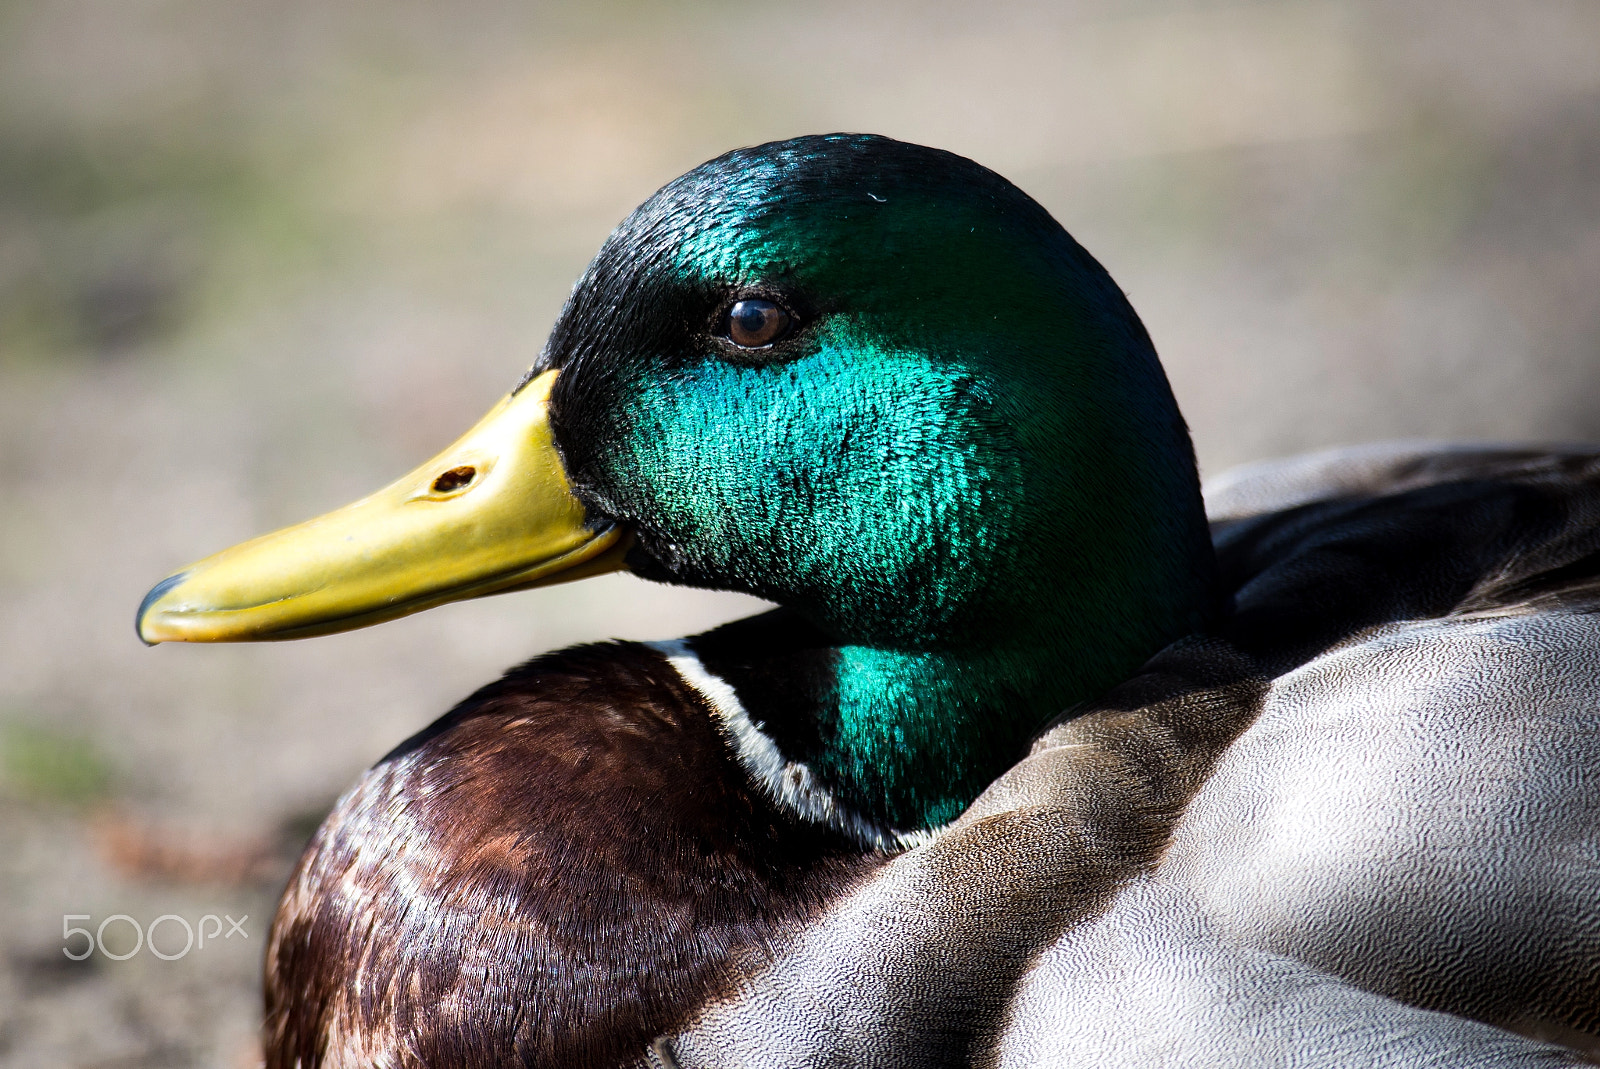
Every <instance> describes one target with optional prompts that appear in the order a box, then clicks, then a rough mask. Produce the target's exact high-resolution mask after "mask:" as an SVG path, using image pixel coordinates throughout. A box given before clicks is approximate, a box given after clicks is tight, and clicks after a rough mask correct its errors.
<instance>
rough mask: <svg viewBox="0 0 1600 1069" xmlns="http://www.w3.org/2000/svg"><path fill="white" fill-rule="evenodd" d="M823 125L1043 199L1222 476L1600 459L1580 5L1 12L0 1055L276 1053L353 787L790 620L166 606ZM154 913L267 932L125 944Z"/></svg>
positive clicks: (689, 600) (545, 603)
mask: <svg viewBox="0 0 1600 1069" xmlns="http://www.w3.org/2000/svg"><path fill="white" fill-rule="evenodd" d="M830 130H867V131H875V132H880V133H885V134H890V135H893V136H895V137H899V138H904V139H908V140H913V141H921V142H925V143H928V144H932V145H937V146H941V147H944V148H948V149H952V150H955V151H957V152H960V153H963V154H966V155H970V156H972V157H975V158H976V159H978V160H979V161H981V162H983V163H985V164H988V165H989V166H991V167H993V168H995V169H997V170H999V171H1000V172H1001V173H1003V174H1005V175H1007V176H1008V177H1010V178H1011V179H1012V180H1014V181H1015V182H1017V183H1018V184H1019V185H1021V186H1022V187H1023V188H1024V189H1026V190H1027V191H1029V192H1030V193H1032V194H1033V195H1034V196H1035V197H1036V198H1038V199H1039V200H1040V201H1042V202H1043V203H1044V204H1045V206H1046V207H1048V208H1049V209H1050V210H1051V211H1052V212H1053V213H1054V214H1055V215H1056V217H1057V218H1058V219H1060V220H1061V221H1062V222H1063V223H1064V224H1065V225H1066V226H1067V228H1068V229H1069V230H1071V231H1072V232H1073V233H1074V234H1075V235H1076V236H1077V237H1078V239H1079V240H1080V241H1082V242H1083V244H1084V245H1086V246H1087V247H1088V248H1089V249H1090V250H1091V251H1092V252H1093V253H1095V255H1097V256H1098V257H1099V258H1100V259H1101V260H1102V261H1103V262H1104V263H1105V264H1106V265H1107V267H1108V268H1109V269H1110V270H1111V272H1112V274H1113V275H1114V276H1115V277H1116V278H1117V279H1118V280H1119V281H1120V283H1121V284H1122V286H1123V287H1124V288H1125V289H1126V290H1127V291H1128V292H1129V293H1130V294H1131V296H1132V299H1133V302H1134V304H1135V306H1136V307H1137V308H1138V309H1139V311H1140V313H1141V314H1142V315H1143V316H1144V318H1145V321H1146V323H1147V325H1148V326H1149V328H1150V332H1151V334H1152V335H1153V336H1154V338H1155V341H1156V344H1157V347H1158V349H1159V350H1160V351H1161V353H1162V355H1163V357H1164V359H1165V361H1166V365H1167V368H1168V370H1169V373H1170V375H1171V378H1172V381H1173V384H1174V387H1175V389H1176V391H1177V394H1178V398H1179V401H1180V402H1181V403H1182V405H1183V407H1184V410H1185V412H1186V413H1187V415H1188V418H1189V420H1190V423H1191V425H1192V427H1193V429H1194V434H1195V439H1196V443H1197V446H1198V448H1199V453H1200V458H1201V462H1202V465H1203V467H1204V468H1205V470H1206V471H1207V472H1211V473H1214V472H1216V471H1218V470H1220V469H1222V468H1223V467H1226V466H1228V465H1231V464H1234V463H1237V462H1241V461H1246V460H1251V459H1256V458H1261V457H1268V456H1274V455H1281V454H1285V453H1290V452H1293V451H1296V450H1303V449H1307V448H1312V447H1317V446H1323V445H1330V444H1335V443H1344V442H1359V441H1365V440H1369V439H1373V438H1381V437H1429V438H1494V439H1515V440H1559V439H1581V438H1589V439H1595V438H1600V4H1597V3H1595V2H1593V0H1517V2H1516V3H1509V2H1505V0H1500V2H1487V0H1390V2H1381V3H1380V2H1373V3H1363V2H1359V0H1329V2H1314V3H1301V2H1264V3H1243V4H1241V3H1227V4H1223V3H1178V2H1174V0H1122V2H1111V0H1078V2H1054V3H1040V2H1034V3H1029V2H1018V3H1009V2H991V3H987V4H984V5H971V4H957V3H950V4H947V5H939V4H928V5H912V4H908V3H898V4H897V3H885V4H880V5H875V6H873V7H872V8H871V9H870V10H867V9H864V6H863V5H858V4H853V3H830V2H821V3H814V4H808V5H803V6H802V5H787V4H777V3H763V2H751V3H741V4H733V3H716V2H711V0H702V2H700V3H695V4H690V5H687V6H667V5H657V4H650V3H645V2H643V0H635V2H617V3H586V4H582V5H578V4H571V5H566V6H558V5H552V4H537V3H528V2H524V0H470V2H456V3H452V4H449V5H444V4H425V3H422V2H420V0H418V2H402V0H386V2H382V3H379V2H376V0H349V2H343V3H339V4H327V3H322V2H320V0H229V2H227V3H222V4H218V3H205V2H201V0H116V2H107V0H6V2H0V461H3V463H0V1064H4V1065H8V1066H51V1067H56V1066H95V1067H106V1069H109V1067H128V1069H132V1067H144V1066H150V1067H158V1066H159V1067H166V1069H171V1067H184V1066H223V1067H228V1069H236V1067H243V1066H248V1065H252V1064H254V1060H255V1058H256V1057H257V1052H256V1049H255V1047H254V1038H253V1033H254V1027H255V1022H256V1019H257V1015H258V1012H259V1011H258V1000H259V993H258V989H259V981H258V973H259V968H260V956H261V950H262V945H263V941H264V938H265V935H266V930H267V924H268V922H269V919H270V914H271V909H272V904H273V902H274V900H275V898H276V896H277V893H278V890H279V888H280V887H281V884H282V881H283V879H284V877H285V875H286V873H287V871H288V866H289V864H290V862H291V860H292V858H293V856H294V855H295V853H296V851H297V850H298V847H299V846H300V844H301V843H302V842H303V841H304V838H305V836H306V835H307V834H308V833H309V831H310V830H311V828H312V827H314V826H315V824H316V823H317V821H318V820H319V819H320V817H321V815H322V813H323V812H324V811H325V810H326V808H327V807H328V805H329V804H330V803H331V801H332V800H333V798H334V797H335V796H336V795H337V794H338V793H339V792H340V791H341V790H342V789H343V788H344V787H345V786H347V785H348V784H349V783H350V782H351V781H352V780H353V779H354V777H355V776H356V775H358V774H359V772H360V771H361V770H362V769H363V768H364V767H366V766H367V765H368V764H370V763H371V762H372V761H374V760H375V759H376V758H378V757H379V756H381V755H382V754H383V753H384V752H385V751H386V750H388V749H389V748H390V747H391V746H393V745H394V744H395V743H396V742H398V741H399V740H400V739H402V738H404V737H405V736H407V735H408V734H410V733H411V732H413V731H414V730H416V729H417V728H419V727H421V726H423V725H424V724H426V723H428V722H429V721H430V720H432V719H433V718H434V717H435V716H436V715H438V714H439V713H440V712H442V711H443V710H444V709H445V708H447V707H448V706H449V704H451V703H452V702H453V701H454V700H455V699H457V698H459V697H461V696H462V695H464V694H465V693H467V692H468V691H470V690H471V689H472V688H473V687H475V686H476V685H477V684H479V683H481V682H484V681H487V680H488V679H489V678H491V677H492V676H493V675H494V674H496V673H497V672H499V671H500V670H501V669H503V668H505V667H506V666H508V665H510V664H512V663H514V662H516V661H518V660H521V659H523V658H525V657H527V656H529V655H531V654H533V653H536V652H538V651H541V650H544V649H548V648H551V647H555V646H559V645H564V644H568V643H571V642H575V641H581V640H588V639H595V638H603V637H609V636H622V637H631V638H663V637H669V636H673V635H677V634H681V633H684V632H686V631H689V630H691V629H695V628H699V627H703V626H706V625H709V624H711V623H714V622H718V621H720V620H723V619H728V618H731V617H733V616H737V615H741V614H744V613H746V612H748V611H749V610H750V608H751V607H752V606H753V605H755V604H756V603H754V602H752V601H750V600H748V599H741V598H737V597H732V596H727V595H713V594H706V593H695V592H689V591H681V590H669V589H666V588H661V587H652V586H650V585H647V584H644V583H642V582H639V581H636V580H631V579H626V578H620V577H613V578H606V579H599V580H591V581H589V582H588V583H585V584H581V585H578V586H571V587H557V588H554V589H551V590H546V591H540V592H532V593H524V594H518V595H513V596H509V597H505V598H499V599H490V600H487V601H483V602H479V603H474V604H465V605H454V606H449V607H446V608H443V609H437V610H434V611H432V612H430V613H427V614H424V615H422V616H419V617H414V618H412V619H409V620H404V621H400V622H396V623H391V624H387V625H384V626H383V627H380V628H377V629H374V630H371V631H366V632H357V633H354V634H349V635H341V636H337V637H332V638H323V639H318V640H315V641H311V642H303V643H285V644H277V645H266V646H258V647H184V646H162V647H160V648H157V649H153V650H150V649H145V648H143V647H141V646H140V645H139V644H138V642H137V641H136V640H135V638H134V635H133V629H132V620H133V612H134V608H135V606H136V605H137V604H138V602H139V598H140V597H141V596H142V595H143V593H144V592H145V590H146V589H147V588H148V587H149V586H150V585H151V583H153V582H154V581H155V580H157V579H159V578H160V577H162V576H163V575H165V574H167V573H168V572H169V571H171V570H172V569H174V568H175V567H177V566H179V565H181V564H183V563H186V562H188V561H190V560H192V559H194V558H196V557H199V556H202V555H204V554H207V553H210V552H212V551H213V550H216V549H219V548H221V547H223V546H226V545H229V544H231V543H233V542H235V541H238V540H240V539H243V538H246V537H248V536H251V535H253V534H256V533H259V532H262V531H265V530H267V529H269V528H273V527H277V526H279V525H282V524H285V523H289V522H292V521H296V520H299V519H302V518H304V517H305V516H308V515H310V514H312V513H315V512H319V511H322V510H324V509H326V508H329V507H332V506H334V505H338V504H342V503H344V502H345V501H347V500H350V499H352V498H354V497H356V496H358V495H360V494H362V493H364V492H366V491H367V490H369V489H373V488H376V487H377V486H378V485H380V484H381V483H383V482H386V481H387V480H389V479H390V478H392V477H394V476H395V475H397V474H399V473H400V472H402V471H404V470H406V469H408V468H409V467H411V466H412V465H414V464H416V463H418V462H419V461H421V460H422V459H424V458H425V457H427V456H429V455H431V454H432V453H433V452H434V451H435V450H436V449H438V448H439V447H441V446H442V445H444V444H445V443H446V442H448V441H449V440H451V439H452V438H453V437H454V436H455V435H456V434H457V433H458V432H459V431H460V430H462V429H464V428H465V427H466V426H468V424H469V423H471V422H472V421H473V420H474V419H475V418H476V417H477V416H478V415H479V414H481V412H482V411H484V410H485V409H487V408H488V406H489V405H490V404H491V403H492V402H493V401H494V400H495V399H496V398H497V397H498V396H499V395H500V394H501V393H503V392H504V391H505V389H506V388H508V387H509V386H511V385H512V384H513V383H514V382H515V381H516V379H517V377H518V375H519V373H520V372H521V371H522V369H523V368H524V367H525V366H526V365H527V364H528V363H529V362H530V361H531V360H532V359H533V357H534V355H535V354H536V352H537V351H538V349H539V347H540V345H541V343H542V341H543V339H544V336H545V333H546V331H547V330H548V328H549V326H550V324H551V322H552V320H553V318H554V316H555V314H556V312H557V310H558V308H559V307H560V304H561V301H562V299H563V298H564V297H565V295H566V293H567V290H568V287H569V286H570V284H571V282H572V280H573V279H574V278H575V277H576V276H577V274H578V273H579V272H580V271H581V270H582V269H583V266H584V265H585V263H586V262H587V260H588V258H589V257H590V255H591V254H592V253H593V252H594V250H595V249H596V248H597V247H598V245H599V243H600V242H601V240H602V239H603V238H604V237H605V235H606V233H607V231H608V230H609V229H610V228H611V227H612V226H613V225H614V224H615V223H616V222H617V221H618V220H620V219H621V218H622V217H623V215H625V214H626V213H627V212H628V211H629V210H630V209H631V208H632V207H633V206H634V205H635V204H636V203H637V202H638V201H640V200H641V199H642V198H644V197H645V196H646V195H648V194H649V193H650V192H651V191H652V190H654V189H655V188H656V187H658V186H659V185H661V184H662V183H664V182H666V181H668V180H669V179H671V178H673V177H674V176H676V175H677V174H679V173H680V172H682V171H684V170H686V169H687V168H689V167H691V166H693V165H695V164H696V163H699V162H700V161H702V160H704V159H706V158H708V157H710V156H713V155H715V154H717V153H719V152H721V151H723V150H724V149H726V148H729V147H732V146H735V145H741V144H751V143H755V142H760V141H765V140H771V139H774V138H779V137H785V136H790V135H793V134H797V133H808V132H823V131H830ZM68 914H71V915H76V916H78V917H79V918H80V919H78V920H75V921H68V922H66V923H67V924H70V925H73V926H85V925H87V926H88V927H89V928H90V929H95V928H98V927H99V925H100V924H101V922H102V921H104V920H105V919H106V918H108V917H113V916H114V915H118V914H121V915H125V916H126V917H127V918H129V920H117V921H113V922H111V923H110V924H109V926H108V927H106V928H105V929H104V930H103V931H102V933H101V934H102V944H103V947H104V949H105V950H106V951H109V953H110V954H114V955H118V956H122V955H128V956H127V957H126V958H125V960H113V959H112V958H111V957H109V956H107V954H105V953H102V952H101V950H99V949H97V950H96V952H95V953H94V954H93V955H91V956H90V957H88V958H87V959H85V960H84V961H82V962H73V961H71V960H68V959H67V958H66V957H65V956H64V955H63V953H62V949H63V945H64V942H63V934H62V933H63V920H62V918H63V917H64V916H65V915H68ZM84 915H87V919H81V918H83V917H84ZM163 915H172V916H174V917H177V918H180V919H181V920H183V921H187V922H188V923H189V924H190V925H191V926H194V925H198V924H199V923H200V921H201V918H202V917H205V916H208V915H209V916H215V917H218V918H220V917H223V916H227V917H230V918H233V919H234V920H235V921H237V920H238V919H239V918H241V917H245V918H247V919H246V920H244V921H243V922H241V924H240V928H241V929H242V933H243V934H241V933H240V932H239V931H235V932H234V934H233V936H232V938H228V939H224V938H221V937H219V936H215V935H214V936H212V937H211V939H210V941H209V942H208V943H207V945H206V946H205V947H204V948H203V949H201V948H194V949H191V951H190V952H188V953H185V954H179V953H178V951H179V950H181V949H182V948H183V945H184V937H183V931H182V928H181V925H180V924H179V923H178V922H176V921H170V920H169V921H166V922H164V926H162V927H161V928H160V930H159V932H158V934H157V936H156V937H155V940H154V945H155V948H156V949H158V950H160V951H161V952H162V953H163V954H165V955H167V956H168V957H170V958H171V959H172V960H165V959H164V958H163V957H159V956H156V955H154V954H152V953H151V952H150V947H149V946H144V947H141V948H139V949H138V951H137V952H134V953H131V954H129V951H130V950H131V949H132V948H133V947H134V945H135V944H134V934H133V927H132V923H130V922H134V923H138V924H139V925H140V926H141V927H148V926H149V925H150V923H151V922H152V921H153V920H155V919H156V918H157V917H161V916H163ZM207 930H209V929H207ZM65 945H66V946H67V947H68V948H69V949H73V950H74V951H75V952H76V951H79V950H81V948H82V947H83V946H84V943H83V942H82V937H74V939H73V940H71V941H68V942H66V943H65Z"/></svg>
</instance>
